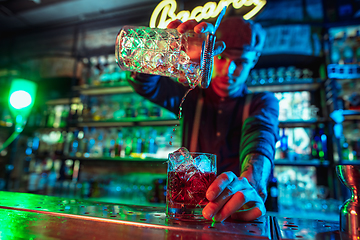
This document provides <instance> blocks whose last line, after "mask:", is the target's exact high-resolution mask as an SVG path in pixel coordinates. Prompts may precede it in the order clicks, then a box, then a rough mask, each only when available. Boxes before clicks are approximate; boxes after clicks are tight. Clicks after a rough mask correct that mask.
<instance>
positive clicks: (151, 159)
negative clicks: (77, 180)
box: [62, 154, 167, 163]
mask: <svg viewBox="0 0 360 240" xmlns="http://www.w3.org/2000/svg"><path fill="white" fill-rule="evenodd" d="M139 155H143V156H145V154H139ZM62 158H63V159H64V160H66V159H72V160H79V161H113V162H114V161H115V162H160V163H163V162H166V161H167V159H164V158H154V157H141V156H139V157H131V156H129V157H103V156H101V157H76V156H63V157H62Z"/></svg>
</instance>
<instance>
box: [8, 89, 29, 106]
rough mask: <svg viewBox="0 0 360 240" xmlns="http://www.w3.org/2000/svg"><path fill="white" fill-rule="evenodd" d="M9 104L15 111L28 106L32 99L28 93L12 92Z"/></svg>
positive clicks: (21, 91)
mask: <svg viewBox="0 0 360 240" xmlns="http://www.w3.org/2000/svg"><path fill="white" fill-rule="evenodd" d="M9 101H10V104H11V106H12V107H13V108H15V109H21V108H25V107H27V106H29V105H30V104H31V102H32V98H31V96H30V94H29V93H28V92H25V91H23V90H20V91H16V92H13V93H12V94H11V96H10V99H9Z"/></svg>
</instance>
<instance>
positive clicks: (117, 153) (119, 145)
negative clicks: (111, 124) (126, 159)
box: [114, 130, 124, 157]
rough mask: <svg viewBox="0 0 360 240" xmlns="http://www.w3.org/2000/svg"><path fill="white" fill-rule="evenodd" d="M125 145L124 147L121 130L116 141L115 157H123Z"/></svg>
mask: <svg viewBox="0 0 360 240" xmlns="http://www.w3.org/2000/svg"><path fill="white" fill-rule="evenodd" d="M123 145H124V140H123V134H122V131H121V130H120V131H119V132H118V135H117V138H116V140H115V146H114V150H115V154H114V155H115V157H121V156H122V153H123Z"/></svg>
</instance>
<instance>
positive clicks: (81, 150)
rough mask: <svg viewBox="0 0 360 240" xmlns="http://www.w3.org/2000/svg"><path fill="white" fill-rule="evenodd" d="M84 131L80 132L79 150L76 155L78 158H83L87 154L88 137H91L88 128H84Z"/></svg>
mask: <svg viewBox="0 0 360 240" xmlns="http://www.w3.org/2000/svg"><path fill="white" fill-rule="evenodd" d="M83 130H84V131H80V132H79V150H78V151H77V153H76V156H77V157H82V156H84V155H85V153H86V147H87V144H88V139H87V138H88V137H89V136H88V135H89V130H88V128H87V127H84V129H83Z"/></svg>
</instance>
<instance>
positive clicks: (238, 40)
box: [216, 16, 266, 53]
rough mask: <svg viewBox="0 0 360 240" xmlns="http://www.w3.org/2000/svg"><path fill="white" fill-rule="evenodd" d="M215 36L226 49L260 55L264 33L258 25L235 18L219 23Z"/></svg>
mask: <svg viewBox="0 0 360 240" xmlns="http://www.w3.org/2000/svg"><path fill="white" fill-rule="evenodd" d="M216 36H217V39H218V40H220V41H224V42H225V44H226V48H227V49H244V50H248V51H257V52H259V53H261V51H262V49H263V47H264V43H265V38H266V32H265V30H264V29H263V28H262V27H261V25H260V24H259V23H254V22H253V21H251V20H244V19H243V18H242V17H238V16H235V17H228V18H226V19H224V20H223V21H222V22H221V24H220V26H219V28H218V30H217V31H216Z"/></svg>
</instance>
